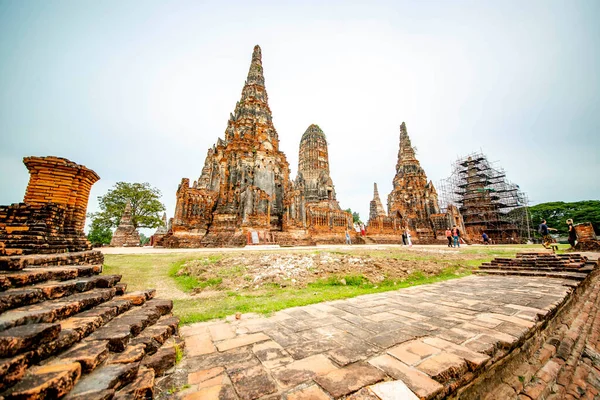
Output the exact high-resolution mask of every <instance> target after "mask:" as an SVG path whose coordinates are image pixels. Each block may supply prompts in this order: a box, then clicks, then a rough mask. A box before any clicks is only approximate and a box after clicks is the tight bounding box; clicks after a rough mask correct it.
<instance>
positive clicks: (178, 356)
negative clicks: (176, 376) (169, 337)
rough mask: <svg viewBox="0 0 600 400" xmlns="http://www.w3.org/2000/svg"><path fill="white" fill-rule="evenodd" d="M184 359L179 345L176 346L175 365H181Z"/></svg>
mask: <svg viewBox="0 0 600 400" xmlns="http://www.w3.org/2000/svg"><path fill="white" fill-rule="evenodd" d="M182 359H183V350H182V349H181V347H179V346H178V345H175V364H179V362H180V361H181V360H182Z"/></svg>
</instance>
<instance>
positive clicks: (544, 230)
mask: <svg viewBox="0 0 600 400" xmlns="http://www.w3.org/2000/svg"><path fill="white" fill-rule="evenodd" d="M566 222H567V225H568V226H569V236H568V238H567V241H568V242H569V245H571V247H570V248H569V250H574V249H575V242H576V241H577V232H575V227H574V226H573V220H572V219H571V218H569V219H567V221H566ZM557 230H558V229H556V228H550V227H548V224H547V223H546V220H545V219H543V220H542V223H541V224H540V226H539V227H538V233H539V234H540V235H542V246H544V247H545V248H546V249H549V248H550V244H551V243H553V242H554V239H553V238H552V236H550V231H557Z"/></svg>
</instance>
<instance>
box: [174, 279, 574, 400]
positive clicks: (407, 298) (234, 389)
mask: <svg viewBox="0 0 600 400" xmlns="http://www.w3.org/2000/svg"><path fill="white" fill-rule="evenodd" d="M574 285H576V282H574V281H568V280H563V279H548V278H532V277H517V276H508V277H494V276H470V277H467V278H463V279H458V280H451V281H446V282H442V283H437V284H432V285H423V286H416V287H412V288H407V289H401V290H397V291H392V292H387V293H382V294H373V295H366V296H360V297H356V298H353V299H347V300H340V301H334V302H328V303H321V304H315V305H311V306H305V307H296V308H291V309H287V310H284V311H280V312H278V313H275V315H273V316H271V317H269V318H264V317H258V316H252V315H243V316H242V318H241V319H240V320H235V319H233V318H230V319H228V321H225V322H224V321H217V322H207V323H199V324H194V325H189V326H186V327H184V328H182V329H181V333H182V334H183V335H184V336H185V341H186V358H185V360H184V362H183V364H182V366H181V368H184V369H185V372H186V373H187V374H188V375H187V379H188V384H189V385H190V386H189V388H188V389H186V390H184V391H183V392H181V393H180V394H179V396H180V398H182V399H185V400H193V399H204V400H207V399H243V400H251V399H270V400H271V399H279V398H283V399H289V400H301V399H316V400H318V399H332V398H334V399H337V398H351V399H383V400H388V399H418V398H423V399H427V398H434V397H442V396H443V395H444V394H445V393H448V392H449V391H451V390H453V388H455V387H456V386H457V385H462V384H464V383H466V382H468V381H469V380H470V379H472V378H473V376H474V375H475V374H474V373H476V372H477V371H478V370H479V369H480V368H482V367H484V366H485V365H486V364H489V363H492V362H494V361H495V360H497V359H498V358H499V357H501V356H502V354H503V353H504V352H506V351H507V350H508V349H510V348H511V347H513V346H515V345H516V344H517V343H518V341H519V340H520V339H521V338H523V337H524V336H525V335H526V334H527V332H528V331H529V330H531V329H533V328H534V327H535V325H536V324H539V323H541V322H540V321H542V320H544V318H547V317H548V316H549V315H550V314H551V313H552V311H554V310H555V309H556V308H557V307H558V306H559V305H560V304H561V302H563V301H564V300H565V298H566V296H567V295H568V294H569V293H570V291H572V290H573V286H574Z"/></svg>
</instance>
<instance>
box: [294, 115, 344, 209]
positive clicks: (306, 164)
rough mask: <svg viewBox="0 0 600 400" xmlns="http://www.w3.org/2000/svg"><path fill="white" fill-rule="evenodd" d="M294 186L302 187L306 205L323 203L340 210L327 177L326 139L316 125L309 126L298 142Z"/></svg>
mask: <svg viewBox="0 0 600 400" xmlns="http://www.w3.org/2000/svg"><path fill="white" fill-rule="evenodd" d="M296 186H302V188H303V191H304V200H305V201H306V203H323V205H327V204H328V205H330V206H331V208H334V209H337V210H339V209H340V206H339V204H338V202H337V201H336V198H335V188H334V186H333V181H332V180H331V177H330V175H329V154H328V151H327V139H326V137H325V133H323V131H322V130H321V128H319V126H318V125H315V124H312V125H310V126H309V127H308V129H306V132H304V134H303V135H302V139H301V140H300V151H299V156H298V177H297V179H296Z"/></svg>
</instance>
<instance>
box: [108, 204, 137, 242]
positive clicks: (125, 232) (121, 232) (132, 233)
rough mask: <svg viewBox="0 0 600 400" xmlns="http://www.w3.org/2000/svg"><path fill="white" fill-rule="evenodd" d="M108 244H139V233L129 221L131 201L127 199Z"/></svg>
mask: <svg viewBox="0 0 600 400" xmlns="http://www.w3.org/2000/svg"><path fill="white" fill-rule="evenodd" d="M110 245H111V246H115V247H136V246H139V245H140V234H139V233H138V231H137V229H135V226H133V222H132V221H131V201H129V200H128V201H127V204H125V209H124V210H123V214H122V215H121V220H120V221H119V226H117V229H116V230H115V233H113V236H112V239H111V240H110Z"/></svg>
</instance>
